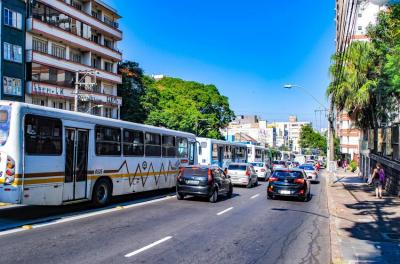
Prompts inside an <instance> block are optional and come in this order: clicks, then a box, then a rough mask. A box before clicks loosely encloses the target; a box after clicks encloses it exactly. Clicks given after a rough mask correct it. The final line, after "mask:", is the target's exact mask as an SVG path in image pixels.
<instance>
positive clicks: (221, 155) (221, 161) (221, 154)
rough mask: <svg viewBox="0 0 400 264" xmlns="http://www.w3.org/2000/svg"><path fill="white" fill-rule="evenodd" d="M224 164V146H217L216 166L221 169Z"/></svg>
mask: <svg viewBox="0 0 400 264" xmlns="http://www.w3.org/2000/svg"><path fill="white" fill-rule="evenodd" d="M223 164H224V146H218V166H220V167H221V168H222V166H223Z"/></svg>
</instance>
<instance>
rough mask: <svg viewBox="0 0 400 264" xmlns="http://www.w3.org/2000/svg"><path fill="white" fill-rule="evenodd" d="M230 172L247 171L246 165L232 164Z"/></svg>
mask: <svg viewBox="0 0 400 264" xmlns="http://www.w3.org/2000/svg"><path fill="white" fill-rule="evenodd" d="M228 170H241V171H245V170H246V165H235V164H231V165H229V167H228Z"/></svg>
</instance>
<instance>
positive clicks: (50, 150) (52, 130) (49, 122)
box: [25, 115, 62, 155]
mask: <svg viewBox="0 0 400 264" xmlns="http://www.w3.org/2000/svg"><path fill="white" fill-rule="evenodd" d="M61 129H62V123H61V120H60V119H55V118H49V117H42V116H34V115H26V117H25V146H26V153H27V154H30V155H61V153H62V130H61Z"/></svg>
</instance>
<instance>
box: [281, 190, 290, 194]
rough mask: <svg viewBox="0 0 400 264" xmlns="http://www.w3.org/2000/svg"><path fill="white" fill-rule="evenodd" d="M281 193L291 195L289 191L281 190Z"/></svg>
mask: <svg viewBox="0 0 400 264" xmlns="http://www.w3.org/2000/svg"><path fill="white" fill-rule="evenodd" d="M279 193H280V194H290V191H288V190H281V191H280V192H279Z"/></svg>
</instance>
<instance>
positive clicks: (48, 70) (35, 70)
mask: <svg viewBox="0 0 400 264" xmlns="http://www.w3.org/2000/svg"><path fill="white" fill-rule="evenodd" d="M32 81H35V82H44V83H50V84H54V85H59V86H63V87H70V88H72V87H74V73H73V72H70V71H65V70H59V69H56V68H53V67H48V66H44V65H41V64H38V63H32Z"/></svg>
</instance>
